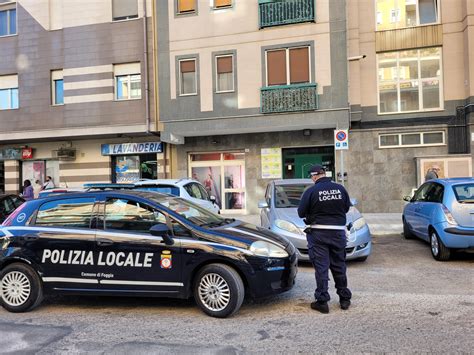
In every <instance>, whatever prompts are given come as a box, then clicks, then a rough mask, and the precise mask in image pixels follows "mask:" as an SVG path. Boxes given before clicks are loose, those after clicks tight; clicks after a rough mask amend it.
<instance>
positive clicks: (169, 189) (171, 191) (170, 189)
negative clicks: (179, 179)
mask: <svg viewBox="0 0 474 355" xmlns="http://www.w3.org/2000/svg"><path fill="white" fill-rule="evenodd" d="M136 190H141V191H154V192H160V193H162V194H168V195H173V196H178V197H179V187H176V186H172V185H140V186H137V187H136Z"/></svg>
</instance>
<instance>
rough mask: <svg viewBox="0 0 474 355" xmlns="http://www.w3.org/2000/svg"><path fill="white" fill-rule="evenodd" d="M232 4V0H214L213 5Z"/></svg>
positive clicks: (223, 5) (225, 5)
mask: <svg viewBox="0 0 474 355" xmlns="http://www.w3.org/2000/svg"><path fill="white" fill-rule="evenodd" d="M231 5H232V0H214V7H227V6H231Z"/></svg>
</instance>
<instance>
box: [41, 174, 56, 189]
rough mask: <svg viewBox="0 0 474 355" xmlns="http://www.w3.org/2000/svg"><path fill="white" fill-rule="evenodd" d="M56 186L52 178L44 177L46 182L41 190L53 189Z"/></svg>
mask: <svg viewBox="0 0 474 355" xmlns="http://www.w3.org/2000/svg"><path fill="white" fill-rule="evenodd" d="M55 187H56V186H55V185H54V181H53V178H52V177H51V176H46V180H45V182H44V184H43V190H48V189H54V188H55Z"/></svg>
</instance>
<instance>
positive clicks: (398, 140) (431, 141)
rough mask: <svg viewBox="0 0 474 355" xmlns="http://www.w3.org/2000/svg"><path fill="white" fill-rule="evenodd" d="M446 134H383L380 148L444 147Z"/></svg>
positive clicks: (380, 139) (380, 137) (380, 138)
mask: <svg viewBox="0 0 474 355" xmlns="http://www.w3.org/2000/svg"><path fill="white" fill-rule="evenodd" d="M444 144H445V142H444V132H442V131H441V132H415V133H394V134H381V135H380V136H379V147H380V148H396V147H401V146H411V147H413V146H432V145H444Z"/></svg>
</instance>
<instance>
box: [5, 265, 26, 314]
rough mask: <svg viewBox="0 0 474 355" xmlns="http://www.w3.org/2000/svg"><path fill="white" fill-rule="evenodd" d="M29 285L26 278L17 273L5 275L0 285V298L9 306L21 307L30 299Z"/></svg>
mask: <svg viewBox="0 0 474 355" xmlns="http://www.w3.org/2000/svg"><path fill="white" fill-rule="evenodd" d="M30 294H31V283H30V280H29V279H28V277H27V276H26V275H25V274H24V273H22V272H19V271H12V272H9V273H7V274H6V275H5V276H4V277H3V279H2V284H1V296H2V299H3V301H4V302H5V303H7V304H8V305H10V306H21V305H23V304H24V303H25V302H26V301H27V300H28V297H30Z"/></svg>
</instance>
